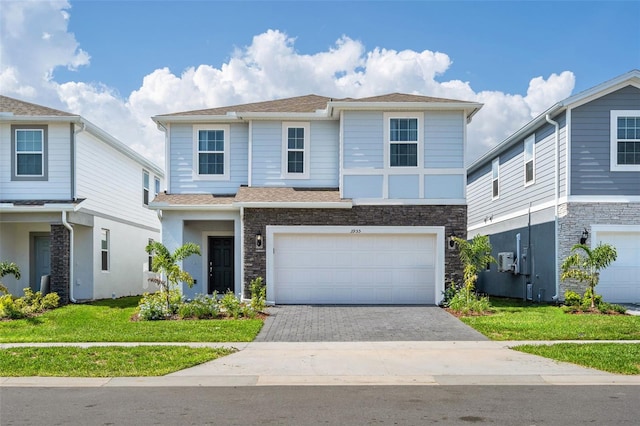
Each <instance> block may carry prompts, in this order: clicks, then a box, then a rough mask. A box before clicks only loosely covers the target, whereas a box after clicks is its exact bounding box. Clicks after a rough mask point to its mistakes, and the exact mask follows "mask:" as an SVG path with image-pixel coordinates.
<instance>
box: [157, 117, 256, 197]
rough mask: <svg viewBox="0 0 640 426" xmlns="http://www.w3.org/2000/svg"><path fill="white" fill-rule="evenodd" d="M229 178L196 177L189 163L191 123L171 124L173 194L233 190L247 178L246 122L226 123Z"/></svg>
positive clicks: (226, 192)
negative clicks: (228, 130)
mask: <svg viewBox="0 0 640 426" xmlns="http://www.w3.org/2000/svg"><path fill="white" fill-rule="evenodd" d="M230 133H231V135H230V138H229V141H230V148H229V149H230V151H229V156H230V157H229V158H230V164H228V165H225V166H227V167H230V169H229V171H230V175H229V180H197V179H194V176H195V173H196V170H195V167H194V164H193V155H194V153H193V150H194V141H193V126H192V125H191V124H174V125H172V126H171V141H170V144H169V149H170V152H169V156H170V159H171V162H170V165H169V167H170V168H171V182H169V184H168V187H169V192H171V193H174V194H184V193H190V194H203V193H205V194H235V193H236V191H237V190H238V187H239V186H240V185H246V184H247V179H248V169H247V164H248V157H247V155H248V141H249V139H248V138H249V133H248V125H246V124H232V125H231V127H230Z"/></svg>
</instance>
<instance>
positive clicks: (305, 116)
mask: <svg viewBox="0 0 640 426" xmlns="http://www.w3.org/2000/svg"><path fill="white" fill-rule="evenodd" d="M237 114H238V117H239V118H240V119H243V120H335V118H332V117H329V116H328V114H327V112H326V111H325V110H319V111H316V112H239V113H237Z"/></svg>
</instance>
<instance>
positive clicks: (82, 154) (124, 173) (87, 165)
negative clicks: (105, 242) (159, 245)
mask: <svg viewBox="0 0 640 426" xmlns="http://www.w3.org/2000/svg"><path fill="white" fill-rule="evenodd" d="M76 138H77V139H76V170H77V178H76V182H77V184H76V192H77V196H78V198H84V199H85V200H84V201H83V202H82V204H81V211H88V212H90V213H94V214H97V215H100V216H103V217H110V218H114V219H117V220H120V221H124V222H129V223H134V224H139V225H143V226H147V227H151V228H153V229H160V221H159V220H158V216H157V214H156V212H155V211H152V210H149V209H147V208H146V207H145V206H144V204H143V170H147V171H148V172H149V180H150V182H149V183H150V191H151V192H150V194H149V198H150V199H153V191H154V183H153V182H154V177H158V178H159V179H161V181H162V178H161V177H160V176H156V175H155V174H154V173H153V171H151V170H148V169H147V168H145V167H144V165H142V164H140V163H139V162H137V161H135V160H134V159H132V158H131V157H129V156H127V155H125V154H123V153H121V152H120V151H117V150H115V149H114V148H113V147H111V146H110V145H108V144H106V143H105V142H103V141H101V140H100V139H98V138H96V137H94V136H93V135H91V134H90V133H88V132H81V133H78V135H77V136H76Z"/></svg>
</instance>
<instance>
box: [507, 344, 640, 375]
mask: <svg viewBox="0 0 640 426" xmlns="http://www.w3.org/2000/svg"><path fill="white" fill-rule="evenodd" d="M512 349H515V350H517V351H520V352H526V353H529V354H533V355H540V356H543V357H545V358H551V359H555V360H557V361H564V362H571V363H573V364H578V365H582V366H585V367H591V368H596V369H598V370H603V371H608V372H610V373H616V374H640V345H636V344H633V343H556V344H553V345H521V346H515V347H513V348H512Z"/></svg>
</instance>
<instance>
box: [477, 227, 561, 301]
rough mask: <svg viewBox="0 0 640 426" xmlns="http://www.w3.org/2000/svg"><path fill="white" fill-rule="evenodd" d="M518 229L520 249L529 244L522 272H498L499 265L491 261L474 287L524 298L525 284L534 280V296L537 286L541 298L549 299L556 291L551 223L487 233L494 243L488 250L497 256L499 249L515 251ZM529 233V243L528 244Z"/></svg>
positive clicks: (480, 290)
mask: <svg viewBox="0 0 640 426" xmlns="http://www.w3.org/2000/svg"><path fill="white" fill-rule="evenodd" d="M518 233H520V238H521V240H520V247H521V249H523V248H527V247H528V250H527V252H528V263H529V264H528V265H526V263H527V262H523V263H522V264H521V267H522V268H523V269H522V272H524V274H519V275H515V274H513V273H511V272H498V265H496V264H495V263H492V264H491V267H490V270H489V271H484V272H482V273H481V274H480V276H479V279H478V284H477V289H478V291H479V292H481V293H486V294H489V295H492V296H501V297H514V298H521V299H524V298H526V284H527V283H532V284H533V299H534V300H538V294H539V293H540V290H543V291H544V297H542V300H543V301H547V302H548V301H551V298H552V297H553V296H554V294H555V280H554V273H553V271H554V268H555V265H554V253H555V243H554V223H553V222H547V223H543V224H539V225H533V226H531V231H530V232H529V229H528V227H523V228H517V229H513V230H510V231H506V232H501V233H497V234H493V235H491V236H490V241H491V245H492V247H493V249H492V251H491V254H492V256H493V257H494V258H495V259H496V260H497V259H498V253H500V252H513V253H514V256H515V253H516V234H518ZM529 233H530V234H531V244H530V245H529Z"/></svg>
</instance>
